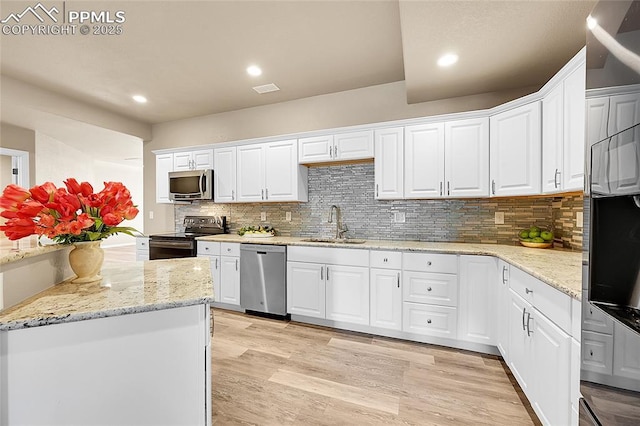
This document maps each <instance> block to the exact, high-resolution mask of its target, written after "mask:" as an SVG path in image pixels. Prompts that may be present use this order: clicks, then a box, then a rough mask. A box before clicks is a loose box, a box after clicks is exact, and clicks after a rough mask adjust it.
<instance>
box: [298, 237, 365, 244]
mask: <svg viewBox="0 0 640 426" xmlns="http://www.w3.org/2000/svg"><path fill="white" fill-rule="evenodd" d="M302 241H304V242H305V243H330V244H362V243H364V242H365V241H366V240H359V239H356V238H344V239H337V238H305V239H303V240H302Z"/></svg>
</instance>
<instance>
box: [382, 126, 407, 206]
mask: <svg viewBox="0 0 640 426" xmlns="http://www.w3.org/2000/svg"><path fill="white" fill-rule="evenodd" d="M403 134H404V129H403V128H402V127H395V128H391V129H383V130H376V132H375V184H376V195H375V197H376V199H377V200H388V199H398V198H402V197H403V195H404V189H403V188H404V184H403V180H404V171H403V169H404V167H403V165H404V155H403V152H404V143H403Z"/></svg>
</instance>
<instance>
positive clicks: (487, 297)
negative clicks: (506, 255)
mask: <svg viewBox="0 0 640 426" xmlns="http://www.w3.org/2000/svg"><path fill="white" fill-rule="evenodd" d="M497 272H498V266H497V260H496V258H495V257H492V256H460V297H459V300H460V302H459V304H458V312H459V318H458V338H459V339H461V340H466V341H468V342H476V343H483V344H485V345H491V346H494V345H495V342H496V290H497V287H498V285H499V284H498V276H497V275H498V274H497Z"/></svg>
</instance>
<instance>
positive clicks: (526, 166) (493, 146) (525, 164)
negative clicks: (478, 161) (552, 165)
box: [489, 101, 542, 197]
mask: <svg viewBox="0 0 640 426" xmlns="http://www.w3.org/2000/svg"><path fill="white" fill-rule="evenodd" d="M489 129H490V137H489V140H490V153H491V156H490V157H491V158H490V165H491V167H490V169H491V172H490V175H491V195H492V196H498V197H504V196H513V195H536V194H539V193H540V186H541V185H540V182H541V164H540V162H541V155H542V148H541V144H542V141H541V123H540V102H539V101H538V102H533V103H530V104H527V105H523V106H520V107H517V108H513V109H511V110H508V111H504V112H502V113H499V114H496V115H493V116H491V118H490V125H489Z"/></svg>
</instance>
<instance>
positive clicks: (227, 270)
mask: <svg viewBox="0 0 640 426" xmlns="http://www.w3.org/2000/svg"><path fill="white" fill-rule="evenodd" d="M220 253H221V256H220V297H219V298H218V299H217V300H218V301H219V302H220V303H225V304H227V305H236V306H240V244H238V243H221V244H220Z"/></svg>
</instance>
